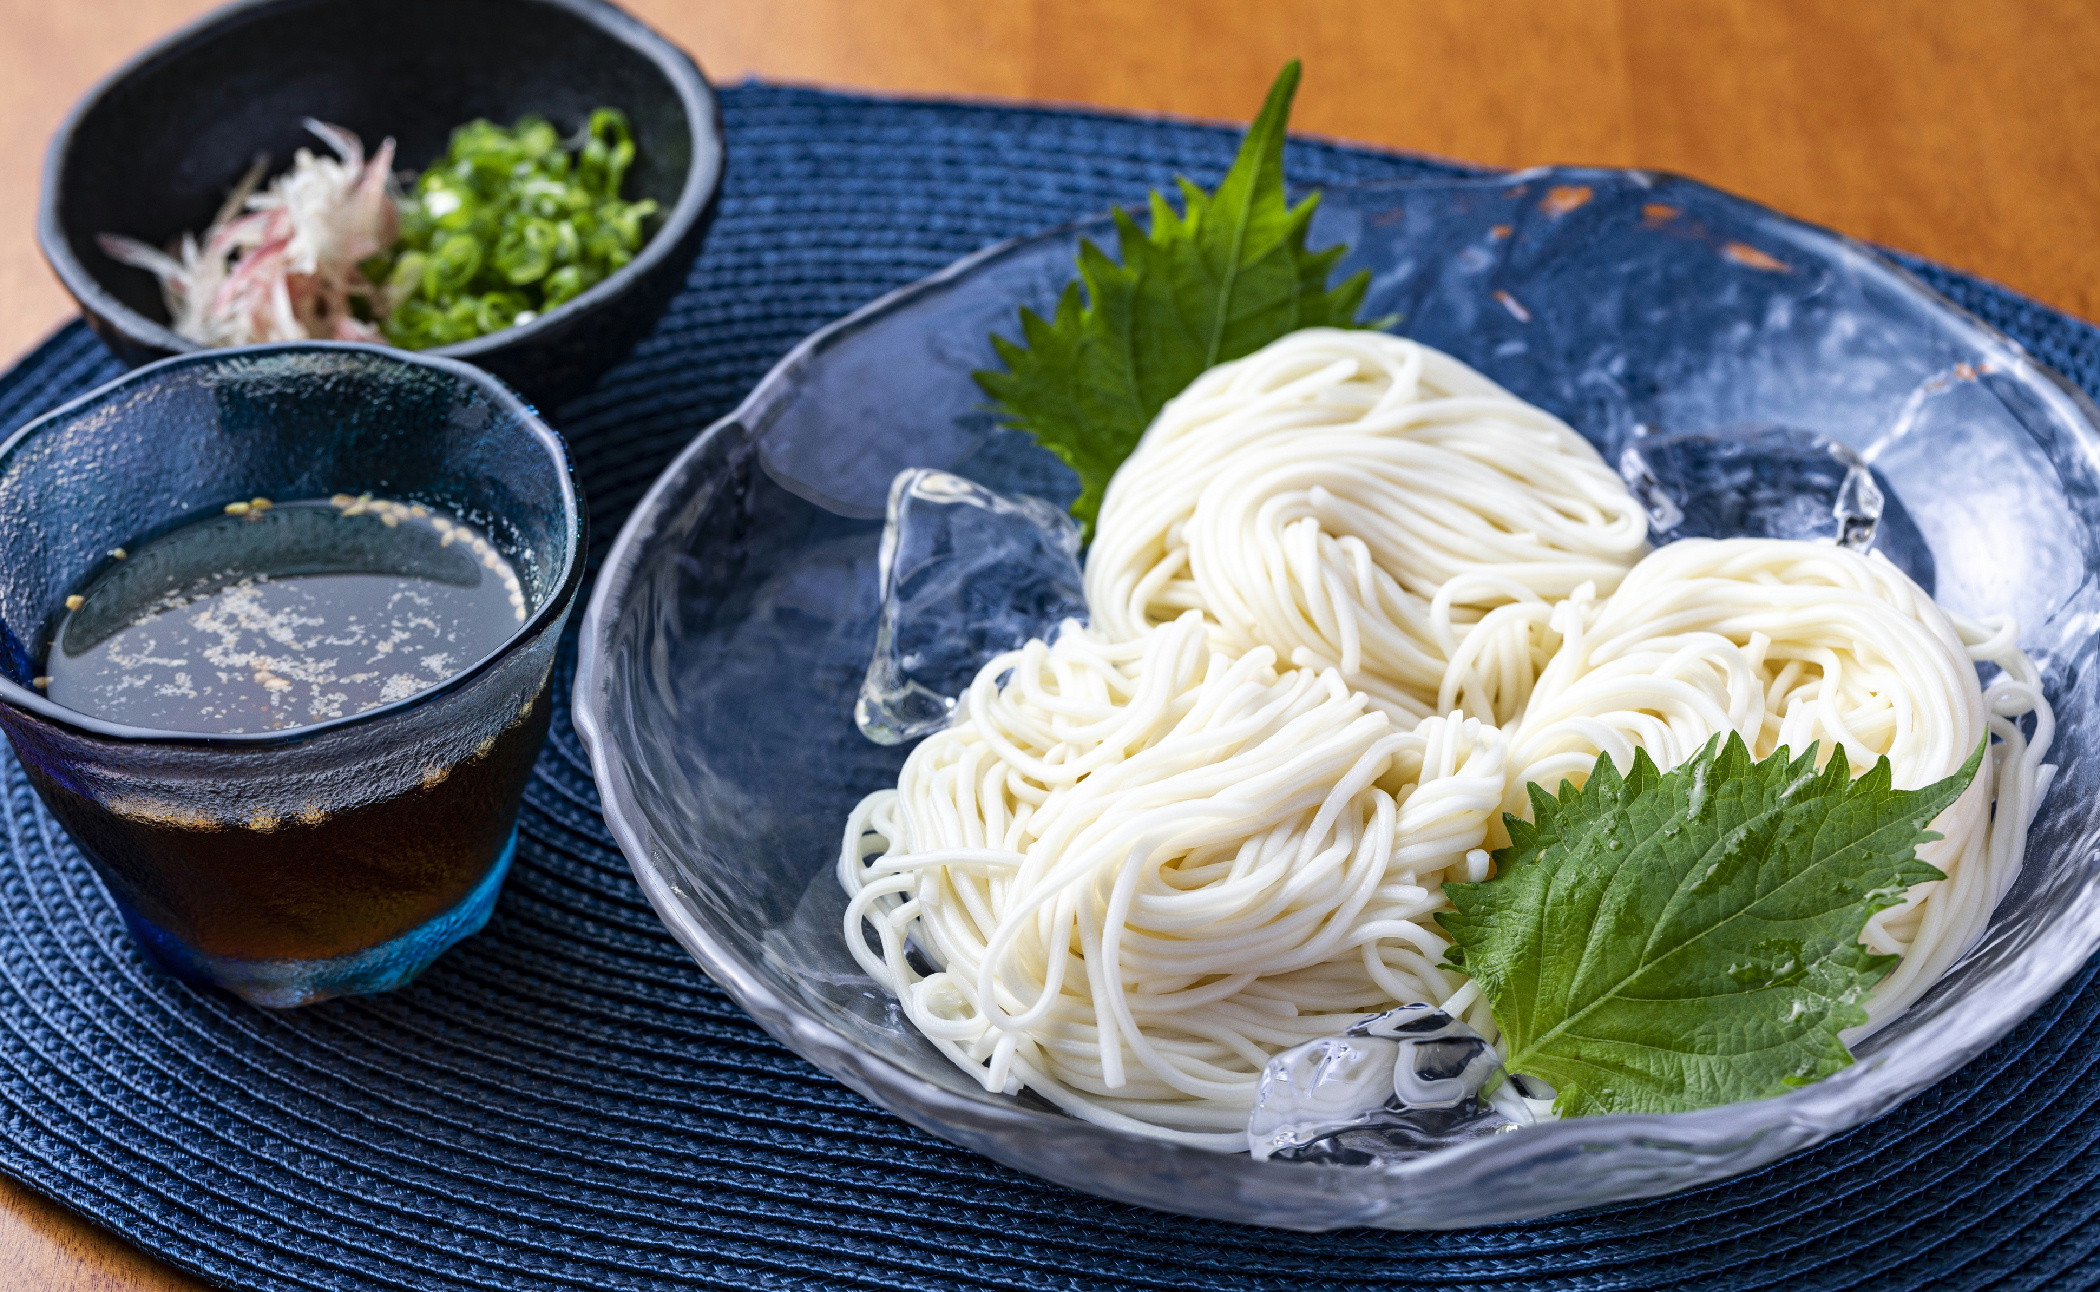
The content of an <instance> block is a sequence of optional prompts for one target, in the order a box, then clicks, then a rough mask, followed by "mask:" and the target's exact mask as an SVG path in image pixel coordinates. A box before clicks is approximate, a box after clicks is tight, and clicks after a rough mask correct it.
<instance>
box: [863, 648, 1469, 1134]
mask: <svg viewBox="0 0 2100 1292" xmlns="http://www.w3.org/2000/svg"><path fill="white" fill-rule="evenodd" d="M1008 670H1011V674H1012V675H1011V677H1010V678H1009V679H1008V680H1007V681H1006V682H1005V683H1004V685H1001V684H1000V681H999V678H1000V676H1001V675H1002V674H1004V673H1006V672H1007V671H1008ZM959 712H960V713H961V715H962V716H961V717H959V718H958V720H957V721H956V722H955V723H954V724H953V725H952V726H950V727H949V728H948V729H947V730H945V731H942V732H938V733H936V734H934V735H932V736H929V737H928V738H927V739H926V740H925V741H924V742H923V743H922V744H920V745H919V747H918V748H917V749H915V750H913V751H912V754H911V757H910V758H909V759H908V760H907V762H906V763H905V766H904V771H903V773H902V775H901V776H900V777H899V779H898V785H897V788H896V789H895V790H886V791H882V792H879V793H876V794H873V795H871V796H869V797H868V798H867V799H866V800H864V801H863V802H862V803H861V805H860V807H859V808H858V809H857V810H856V811H855V813H854V816H853V819H852V821H851V822H850V823H849V825H848V827H847V831H846V839H845V846H844V852H843V855H842V857H841V858H840V865H839V875H840V879H841V881H842V882H843V884H844V885H845V888H846V891H847V892H848V893H849V894H850V895H851V902H850V906H849V909H848V911H847V914H846V930H847V937H848V944H849V945H850V946H851V947H852V948H853V950H854V953H855V955H856V956H858V957H859V959H860V962H861V965H862V967H863V968H864V969H866V971H867V972H868V974H869V975H870V976H871V977H873V978H874V979H875V980H876V981H877V982H879V983H881V984H883V985H884V986H886V987H887V988H889V989H890V990H891V991H893V992H895V993H896V995H897V997H898V999H899V1000H900V1001H901V1002H903V1006H904V1009H905V1011H906V1013H907V1015H908V1016H909V1017H910V1018H911V1020H912V1022H913V1023H914V1024H915V1025H917V1026H918V1027H919V1029H920V1030H921V1031H923V1032H924V1033H925V1035H926V1036H927V1037H928V1038H930V1039H931V1040H932V1041H933V1042H934V1044H935V1045H937V1046H939V1047H940V1048H941V1049H942V1050H943V1051H944V1052H945V1053H946V1054H947V1055H948V1056H949V1057H950V1058H951V1059H953V1060H954V1061H955V1062H956V1063H958V1064H959V1065H961V1066H962V1067H963V1068H964V1069H966V1070H968V1071H970V1072H971V1073H973V1074H974V1075H976V1076H977V1078H978V1079H979V1080H980V1081H982V1082H983V1083H984V1085H985V1087H986V1088H987V1089H991V1090H1007V1091H1013V1090H1017V1089H1018V1088H1019V1087H1021V1086H1026V1087H1028V1088H1029V1089H1031V1090H1034V1091H1036V1092H1037V1093H1038V1094H1040V1095H1042V1096H1043V1097H1045V1098H1047V1099H1049V1100H1051V1101H1052V1102H1054V1103H1056V1104H1057V1105H1058V1106H1059V1107H1061V1108H1064V1109H1065V1110H1066V1111H1068V1112H1070V1113H1072V1114H1074V1115H1076V1116H1079V1117H1083V1118H1085V1119H1087V1120H1089V1121H1095V1122H1100V1123H1103V1124H1107V1125H1112V1126H1123V1127H1126V1128H1129V1129H1135V1130H1140V1131H1142V1132H1144V1133H1146V1134H1150V1135H1153V1136H1156V1137H1159V1138H1165V1139H1172V1140H1176V1141H1179V1142H1183V1143H1189V1144H1195V1145H1199V1146H1202V1147H1212V1148H1225V1149H1232V1148H1240V1147H1244V1145H1245V1142H1246V1135H1245V1128H1246V1122H1247V1115H1248V1112H1249V1111H1250V1109H1251V1108H1252V1106H1253V1098H1254V1089H1255V1083H1256V1081H1257V1080H1258V1079H1259V1077H1260V1075H1261V1071H1262V1067H1263V1065H1264V1064H1265V1063H1266V1062H1267V1061H1268V1058H1269V1056H1270V1055H1271V1054H1273V1053H1275V1052H1276V1051H1278V1050H1281V1049H1283V1048H1285V1047H1288V1046H1292V1045H1297V1044H1299V1043H1301V1042H1304V1041H1309V1040H1313V1039H1316V1038H1318V1037H1321V1036H1328V1035H1332V1034H1333V1033H1335V1032H1338V1031H1340V1030H1341V1029H1342V1028H1344V1027H1346V1026H1348V1025H1349V1024H1350V1023H1352V1022H1355V1021H1357V1020H1358V1019H1359V1018H1361V1017H1363V1016H1364V1015H1365V1014H1368V1013H1375V1012H1378V1011H1380V1010H1383V1009H1387V1008H1390V1007H1391V1005H1392V1004H1393V1003H1394V1002H1395V1001H1417V1000H1420V1001H1434V1002H1439V1003H1447V1002H1448V1003H1449V1007H1451V1008H1453V1009H1454V1010H1459V1011H1463V1010H1464V1009H1466V1008H1467V1006H1468V1005H1469V1004H1470V1003H1472V1002H1473V1001H1474V1000H1475V998H1476V996H1477V993H1474V992H1472V991H1471V990H1470V989H1468V990H1467V991H1466V995H1465V998H1464V999H1461V1000H1456V1001H1452V999H1451V998H1452V995H1453V991H1454V988H1456V987H1458V985H1459V982H1460V981H1461V980H1459V979H1458V978H1457V977H1456V976H1455V975H1450V974H1448V973H1447V972H1446V971H1444V970H1441V969H1439V968H1438V967H1437V965H1438V962H1439V961H1440V960H1441V959H1442V957H1443V953H1444V949H1445V947H1446V945H1447V943H1446V940H1445V938H1444V937H1443V935H1442V933H1441V931H1440V930H1439V929H1438V928H1437V926H1436V925H1435V923H1434V922H1433V920H1432V919H1431V918H1430V916H1431V913H1432V912H1433V911H1435V910H1437V909H1438V908H1440V907H1442V906H1443V905H1444V901H1443V897H1442V891H1441V890H1442V881H1443V878H1444V876H1445V875H1446V874H1447V873H1455V876H1456V877H1458V878H1474V879H1477V878H1482V877H1484V876H1485V875H1486V870H1487V862H1488V858H1487V854H1486V853H1484V852H1482V851H1480V846H1481V842H1482V839H1483V838H1484V836H1485V834H1486V831H1487V827H1488V819H1489V817H1490V816H1491V815H1492V814H1493V813H1494V812H1495V811H1496V810H1497V809H1498V808H1499V806H1500V805H1501V801H1502V794H1503V788H1504V776H1505V766H1504V764H1505V758H1506V742H1505V741H1504V739H1503V737H1502V736H1501V734H1500V733H1499V732H1497V731H1496V730H1495V729H1494V728H1492V727H1489V726H1486V725H1484V724H1482V723H1480V722H1477V721H1474V720H1470V719H1466V718H1464V717H1462V716H1459V715H1453V716H1451V717H1449V718H1430V719H1427V720H1425V721H1423V722H1422V723H1420V724H1419V725H1418V726H1416V727H1414V728H1413V729H1412V730H1408V729H1403V728H1398V727H1395V726H1394V724H1393V723H1392V722H1391V721H1390V720H1389V719H1388V718H1387V717H1386V716H1385V715H1384V714H1383V713H1380V712H1378V711H1377V710H1375V709H1373V708H1371V707H1370V706H1369V705H1368V704H1367V703H1366V702H1365V700H1364V697H1363V696H1362V695H1361V694H1360V693H1356V692H1352V691H1351V690H1350V689H1349V688H1348V687H1347V686H1345V685H1343V683H1342V681H1341V679H1340V677H1339V676H1337V675H1336V674H1335V673H1334V671H1333V670H1331V669H1330V670H1324V671H1317V672H1316V671H1313V670H1308V669H1296V670H1285V671H1283V672H1278V671H1277V669H1276V668H1275V656H1274V653H1273V652H1272V651H1270V650H1268V649H1267V648H1257V649H1255V650H1252V651H1249V652H1248V653H1246V654H1244V655H1241V656H1239V657H1237V658H1234V657H1232V656H1229V655H1227V654H1224V653H1222V652H1220V651H1218V650H1217V649H1215V648H1214V647H1213V646H1212V645H1211V644H1210V643H1209V642H1208V641H1207V640H1206V633H1205V630H1204V625H1203V623H1202V621H1201V618H1200V616H1197V615H1195V614H1189V615H1185V616H1183V617H1182V618H1181V619H1179V620H1177V621H1175V622H1174V623H1171V624H1167V625H1163V626H1161V627H1159V628H1158V629H1155V630H1154V631H1152V632H1150V633H1148V634H1146V635H1145V636H1144V637H1142V638H1140V639H1139V640H1137V641H1134V642H1123V643H1111V642H1108V641H1105V640H1103V639H1102V638H1101V637H1100V636H1099V635H1097V634H1095V633H1092V632H1089V631H1087V630H1086V629H1084V628H1081V627H1080V626H1078V625H1077V624H1068V625H1067V626H1066V627H1065V629H1064V631H1063V633H1062V634H1061V635H1060V636H1059V637H1058V639H1057V642H1056V644H1055V645H1045V644H1044V643H1043V642H1041V641H1035V642H1031V643H1029V644H1028V645H1027V646H1025V647H1023V648H1022V649H1021V650H1019V651H1016V652H1013V653H1010V654H1008V655H1004V656H1001V657H999V658H998V659H995V660H993V661H992V662H991V663H990V664H988V665H986V666H985V668H984V670H983V671H982V672H981V673H979V674H978V676H977V680H976V682H975V684H974V685H973V686H972V687H971V689H970V691H969V694H968V696H967V697H966V698H965V700H964V702H963V707H962V709H961V710H959ZM864 921H865V923H866V926H867V927H868V928H869V929H871V930H872V931H873V932H874V934H875V937H876V940H877V942H878V943H879V949H878V948H872V947H870V946H869V945H868V940H867V938H866V937H865V936H863V934H862V927H863V922H864ZM914 947H915V948H916V949H917V951H919V952H920V953H922V954H923V955H924V956H925V957H926V959H927V960H929V961H931V965H930V966H926V967H923V968H922V967H915V966H914V964H913V955H912V950H913V948H914ZM922 964H923V962H922ZM1476 1013H1477V1014H1478V1016H1479V1018H1480V1021H1481V1023H1482V1024H1483V1025H1484V1026H1488V1027H1491V1026H1492V1024H1491V1023H1490V1022H1488V1016H1487V1014H1486V1010H1485V1008H1484V1007H1476Z"/></svg>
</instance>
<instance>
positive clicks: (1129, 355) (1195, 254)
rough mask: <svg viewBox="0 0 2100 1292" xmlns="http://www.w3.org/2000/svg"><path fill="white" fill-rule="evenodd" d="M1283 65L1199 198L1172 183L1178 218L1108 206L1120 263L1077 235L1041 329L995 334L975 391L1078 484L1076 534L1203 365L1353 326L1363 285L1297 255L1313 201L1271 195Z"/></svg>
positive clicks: (1314, 258)
mask: <svg viewBox="0 0 2100 1292" xmlns="http://www.w3.org/2000/svg"><path fill="white" fill-rule="evenodd" d="M1298 74H1299V67H1298V63H1297V62H1296V61H1295V60H1294V61H1292V62H1290V63H1288V64H1286V65H1285V66H1284V69H1283V71H1282V72H1281V73H1280V74H1279V75H1278V76H1277V78H1276V82H1275V84H1274V85H1272V86H1270V88H1269V97H1268V100H1267V101H1266V102H1265V103H1263V104H1262V109H1261V114H1260V115H1259V116H1257V117H1256V118H1255V119H1254V124H1253V125H1252V126H1250V127H1248V129H1247V137H1246V139H1245V140H1244V141H1243V142H1242V143H1241V144H1240V151H1239V156H1238V157H1237V158H1235V159H1234V161H1233V163H1232V169H1231V170H1230V171H1228V172H1226V175H1225V179H1224V180H1223V182H1221V183H1220V184H1219V185H1218V189H1217V191H1216V192H1215V193H1205V192H1204V191H1203V190H1202V189H1201V188H1199V187H1197V186H1196V185H1195V184H1192V183H1190V182H1189V181H1188V180H1186V179H1183V180H1180V181H1179V187H1180V190H1181V198H1182V205H1183V210H1182V211H1181V212H1180V213H1179V214H1177V213H1176V212H1175V210H1174V208H1173V206H1172V205H1171V204H1170V203H1169V202H1168V201H1167V199H1166V198H1165V197H1163V196H1162V195H1160V194H1159V193H1157V192H1155V193H1153V194H1152V200H1151V225H1152V227H1151V229H1150V231H1149V232H1147V231H1145V230H1141V229H1139V228H1138V225H1137V221H1136V220H1134V219H1132V218H1131V216H1130V214H1129V213H1128V212H1125V211H1118V212H1116V216H1115V220H1116V245H1117V250H1118V251H1119V252H1120V253H1121V257H1122V259H1121V263H1118V262H1117V261H1115V260H1111V259H1110V258H1109V257H1108V255H1107V254H1106V253H1104V252H1103V251H1102V250H1101V249H1100V248H1099V247H1097V246H1095V245H1094V243H1093V242H1092V241H1091V240H1082V241H1081V243H1080V247H1079V280H1078V281H1077V282H1074V283H1072V284H1070V285H1069V286H1067V287H1066V288H1065V291H1064V294H1063V295H1062V296H1061V297H1060V298H1059V299H1058V302H1057V309H1056V311H1055V312H1054V314H1053V315H1052V317H1051V318H1049V319H1047V320H1046V319H1044V318H1042V317H1041V316H1039V315H1037V314H1036V313H1035V312H1034V311H1032V310H1026V309H1024V310H1022V311H1021V317H1020V325H1021V340H1020V341H1019V342H1015V341H1011V340H1008V339H1007V338H1005V337H999V336H995V337H993V338H992V345H993V347H994V348H995V349H996V350H997V351H998V354H999V357H1000V359H1001V360H1003V361H1004V362H1005V364H1006V369H1005V371H1003V372H1002V371H991V370H987V371H982V372H979V373H977V374H976V376H977V382H978V384H979V385H980V386H982V387H983V388H984V391H985V393H986V394H988V395H990V396H991V397H992V399H993V400H994V401H996V406H997V408H998V411H999V412H1000V414H1001V415H1002V416H1003V417H1004V419H1005V420H1006V421H1007V422H1009V423H1011V424H1012V425H1014V426H1017V427H1019V428H1020V429H1022V430H1024V431H1026V432H1028V433H1029V434H1030V435H1032V436H1034V437H1035V440H1036V442H1037V443H1039V444H1041V445H1042V446H1043V447H1044V448H1047V449H1049V450H1050V451H1051V452H1053V453H1055V454H1057V455H1058V456H1059V457H1061V458H1063V459H1064V460H1065V462H1066V463H1067V464H1068V465H1070V466H1071V468H1072V469H1073V470H1074V471H1075V472H1077V473H1078V474H1079V483H1080V494H1079V499H1078V501H1076V502H1074V503H1073V504H1072V514H1073V515H1074V516H1076V517H1078V518H1079V520H1080V521H1081V523H1082V524H1083V525H1084V526H1085V528H1086V529H1087V531H1088V532H1089V533H1091V532H1092V530H1093V523H1094V517H1095V516H1096V515H1097V514H1098V513H1099V511H1100V509H1101V496H1102V493H1103V492H1104V491H1105V490H1106V489H1107V488H1108V481H1109V477H1110V476H1112V475H1114V474H1115V471H1116V468H1117V467H1119V466H1121V465H1122V463H1123V459H1124V458H1126V457H1128V456H1130V452H1131V450H1132V449H1134V448H1136V447H1137V442H1138V438H1139V437H1140V436H1141V435H1143V434H1144V432H1145V428H1146V427H1147V426H1148V425H1150V424H1151V422H1152V419H1153V417H1154V416H1155V415H1156V414H1157V413H1158V412H1159V410H1160V408H1161V406H1162V405H1164V404H1165V403H1166V402H1167V401H1168V400H1169V399H1172V398H1173V397H1174V396H1175V395H1177V394H1180V393H1181V391H1182V390H1183V389H1184V388H1185V387H1187V385H1188V384H1189V383H1190V382H1191V381H1193V380H1195V379H1196V377H1197V376H1198V375H1199V374H1200V373H1202V372H1203V371H1204V370H1205V369H1207V368H1211V367H1214V366H1215V365H1217V364H1220V363H1224V362H1226V361H1228V360H1232V359H1238V358H1240V357H1242V356H1244V355H1248V354H1252V353H1253V352H1254V351H1256V350H1259V349H1260V348H1262V347H1263V346H1265V345H1267V344H1268V343H1269V342H1271V341H1274V340H1276V339H1277V338H1278V337H1281V336H1283V335H1285V334H1287V333H1290V332H1294V331H1296V330H1298V329H1299V328H1305V327H1356V326H1359V324H1358V322H1357V319H1356V315H1357V311H1358V309H1359V308H1360V307H1361V306H1362V304H1363V298H1364V291H1365V289H1366V288H1367V287H1368V286H1369V284H1370V275H1369V274H1367V273H1359V274H1356V275H1354V276H1352V277H1350V278H1349V279H1347V280H1346V281H1344V282H1343V283H1341V284H1340V285H1339V286H1337V287H1335V288H1333V289H1331V290H1330V289H1329V288H1328V287H1327V280H1328V279H1329V278H1331V277H1332V276H1333V274H1334V268H1335V265H1336V263H1337V262H1338V261H1340V260H1341V258H1342V254H1343V252H1344V251H1345V248H1343V247H1339V246H1336V247H1329V248H1327V249H1326V250H1324V251H1308V250H1307V249H1306V246H1305V236H1306V229H1307V227H1308V226H1309V225H1310V224H1311V221H1312V215H1313V211H1314V209H1315V208H1316V207H1317V206H1318V204H1319V196H1318V195H1317V194H1314V195H1312V196H1310V197H1307V198H1306V199H1305V200H1304V201H1302V202H1300V203H1299V204H1298V205H1296V206H1292V205H1291V204H1290V202H1289V200H1288V199H1287V198H1286V197H1285V194H1284V184H1283V143H1284V127H1285V124H1286V122H1287V121H1288V119H1289V117H1290V109H1291V97H1292V95H1294V94H1295V93H1296V92H1297V89H1298Z"/></svg>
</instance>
